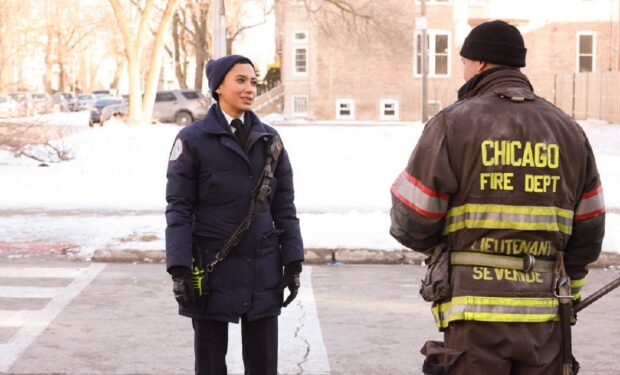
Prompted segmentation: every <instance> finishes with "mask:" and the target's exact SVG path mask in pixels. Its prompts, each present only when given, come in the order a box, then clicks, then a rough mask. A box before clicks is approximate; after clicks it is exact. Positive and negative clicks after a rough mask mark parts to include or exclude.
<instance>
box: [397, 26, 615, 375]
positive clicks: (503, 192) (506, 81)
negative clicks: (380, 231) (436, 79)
mask: <svg viewBox="0 0 620 375" xmlns="http://www.w3.org/2000/svg"><path fill="white" fill-rule="evenodd" d="M460 55H461V57H462V62H463V68H464V79H465V81H466V83H465V84H464V85H463V86H462V87H461V88H460V90H459V91H458V100H457V102H455V103H454V104H452V105H450V106H449V107H447V108H445V109H443V110H442V111H440V112H439V113H438V114H437V115H436V116H435V117H433V118H432V119H431V120H430V121H429V122H428V123H427V124H426V125H425V128H424V131H423V133H422V135H421V137H420V139H419V140H418V143H417V145H416V147H415V149H414V150H413V152H412V155H411V157H410V159H409V162H408V164H407V166H406V168H405V170H404V171H403V172H402V174H400V175H399V176H398V177H397V178H396V180H395V182H394V184H393V185H392V188H391V193H392V209H391V220H392V224H391V228H390V233H391V234H392V236H394V237H395V238H396V239H397V240H398V241H399V242H400V243H402V244H403V245H405V246H407V247H409V248H411V249H413V250H416V251H419V252H422V253H424V254H426V255H428V256H429V259H428V263H427V264H429V269H428V272H427V277H426V278H425V280H424V282H423V285H422V288H421V293H422V295H423V296H424V297H425V299H427V300H429V301H433V306H432V312H433V316H434V318H435V322H436V325H437V327H438V329H439V330H440V331H443V333H444V342H437V341H428V342H426V344H425V345H424V346H423V348H422V354H424V355H425V356H426V359H425V361H424V368H423V371H424V372H425V373H428V374H441V373H446V374H529V375H535V374H558V373H561V370H560V368H561V367H560V366H561V357H562V355H561V354H562V353H561V336H562V335H561V333H560V325H559V324H558V322H557V319H558V298H557V297H556V295H555V293H554V291H555V290H556V285H555V284H556V282H557V279H558V278H557V266H558V263H559V262H556V257H557V256H558V255H559V254H562V253H563V254H564V258H563V259H564V264H565V271H566V273H567V274H568V276H570V285H571V287H572V298H573V300H574V301H577V300H578V299H579V297H580V290H581V288H582V286H583V284H584V280H585V276H586V274H587V273H588V270H587V265H588V264H589V263H592V262H594V261H595V260H596V259H597V257H598V255H599V253H600V251H601V244H602V240H603V235H604V225H605V215H604V212H605V208H604V203H603V192H602V189H601V182H600V179H599V174H598V171H597V168H596V163H595V160H594V155H593V153H592V149H591V147H590V144H589V142H588V139H587V137H586V135H585V133H584V131H583V130H582V129H581V127H580V126H579V125H578V124H577V123H576V122H575V121H574V120H573V119H571V118H570V117H569V116H567V115H566V114H564V113H563V112H562V111H561V110H560V109H558V108H556V107H554V106H553V105H552V104H550V103H548V102H547V101H545V100H544V99H542V98H540V97H538V96H537V95H536V94H535V93H534V90H533V88H532V85H531V83H530V82H529V80H528V78H527V77H526V76H525V75H524V74H523V73H521V71H520V68H521V67H524V66H525V56H526V48H525V45H524V41H523V37H522V36H521V34H520V32H519V30H518V29H517V28H516V27H514V26H512V25H510V24H508V23H506V22H503V21H499V20H496V21H491V22H485V23H482V24H480V25H478V26H476V27H475V28H473V29H472V30H471V32H470V33H469V35H468V36H467V37H466V39H465V41H464V43H463V46H462V49H461V51H460Z"/></svg>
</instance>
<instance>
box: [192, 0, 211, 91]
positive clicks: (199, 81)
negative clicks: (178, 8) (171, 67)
mask: <svg viewBox="0 0 620 375" xmlns="http://www.w3.org/2000/svg"><path fill="white" fill-rule="evenodd" d="M209 9H210V4H203V6H202V7H201V8H200V11H199V12H198V14H196V13H192V23H193V25H194V38H195V39H194V57H195V59H196V68H195V69H196V70H195V75H194V88H195V89H196V90H198V91H202V86H203V81H204V76H205V71H204V69H205V63H206V61H207V57H208V56H209V51H208V48H207V47H208V41H207V20H208V19H209Z"/></svg>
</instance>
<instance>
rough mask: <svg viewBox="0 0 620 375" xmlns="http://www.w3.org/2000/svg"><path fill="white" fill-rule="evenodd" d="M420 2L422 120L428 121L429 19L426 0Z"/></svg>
mask: <svg viewBox="0 0 620 375" xmlns="http://www.w3.org/2000/svg"><path fill="white" fill-rule="evenodd" d="M420 3H421V6H420V10H421V14H420V16H421V20H420V26H421V28H422V43H421V44H422V45H421V49H422V122H423V123H426V121H427V120H428V108H427V106H428V105H427V104H428V40H427V38H428V36H427V33H426V29H427V28H428V21H427V18H426V0H421V1H420Z"/></svg>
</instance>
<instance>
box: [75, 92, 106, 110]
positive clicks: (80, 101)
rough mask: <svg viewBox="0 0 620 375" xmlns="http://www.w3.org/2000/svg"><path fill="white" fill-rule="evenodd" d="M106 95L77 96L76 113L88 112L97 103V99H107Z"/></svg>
mask: <svg viewBox="0 0 620 375" xmlns="http://www.w3.org/2000/svg"><path fill="white" fill-rule="evenodd" d="M107 96H108V95H95V94H94V93H93V94H78V96H77V104H76V106H75V110H76V111H86V110H89V109H90V108H91V107H92V106H93V105H94V104H95V102H96V101H97V99H100V98H103V97H107Z"/></svg>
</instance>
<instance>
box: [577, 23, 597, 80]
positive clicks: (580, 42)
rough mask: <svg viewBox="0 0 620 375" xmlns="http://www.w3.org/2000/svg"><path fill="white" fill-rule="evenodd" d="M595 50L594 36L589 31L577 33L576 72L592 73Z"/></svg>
mask: <svg viewBox="0 0 620 375" xmlns="http://www.w3.org/2000/svg"><path fill="white" fill-rule="evenodd" d="M595 50H596V34H595V33H594V32H591V31H582V32H578V33H577V72H579V73H590V72H593V71H594V66H595V65H594V63H595V55H594V51H595Z"/></svg>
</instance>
